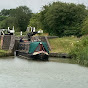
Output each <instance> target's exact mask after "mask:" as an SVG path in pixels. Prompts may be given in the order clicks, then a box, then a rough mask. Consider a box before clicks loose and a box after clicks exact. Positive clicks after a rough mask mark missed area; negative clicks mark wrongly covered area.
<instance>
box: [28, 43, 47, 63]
mask: <svg viewBox="0 0 88 88" xmlns="http://www.w3.org/2000/svg"><path fill="white" fill-rule="evenodd" d="M28 53H29V54H30V56H31V57H32V58H33V59H34V60H43V61H47V60H48V56H49V50H48V47H47V44H46V42H31V43H30V47H29V52H28Z"/></svg>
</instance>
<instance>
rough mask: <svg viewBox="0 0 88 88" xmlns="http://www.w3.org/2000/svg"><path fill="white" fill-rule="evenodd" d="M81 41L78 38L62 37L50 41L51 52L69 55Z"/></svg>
mask: <svg viewBox="0 0 88 88" xmlns="http://www.w3.org/2000/svg"><path fill="white" fill-rule="evenodd" d="M78 40H79V39H78V38H76V37H62V38H56V39H49V43H50V45H51V51H50V52H55V53H69V52H70V50H71V49H72V48H73V47H74V45H75V44H76V42H77V41H78Z"/></svg>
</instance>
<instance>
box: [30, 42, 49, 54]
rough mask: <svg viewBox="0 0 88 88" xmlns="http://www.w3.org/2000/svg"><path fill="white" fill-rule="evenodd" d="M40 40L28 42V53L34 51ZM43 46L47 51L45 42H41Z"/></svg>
mask: <svg viewBox="0 0 88 88" xmlns="http://www.w3.org/2000/svg"><path fill="white" fill-rule="evenodd" d="M39 43H40V42H31V43H30V47H29V53H33V52H34V51H35V49H36V48H37V46H38V45H39ZM42 44H43V46H44V48H45V49H46V51H47V52H48V53H49V50H48V47H47V44H46V42H42Z"/></svg>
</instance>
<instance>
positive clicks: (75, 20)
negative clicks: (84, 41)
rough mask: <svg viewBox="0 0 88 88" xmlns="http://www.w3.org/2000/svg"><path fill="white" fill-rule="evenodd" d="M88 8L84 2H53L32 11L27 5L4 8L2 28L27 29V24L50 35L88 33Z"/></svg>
mask: <svg viewBox="0 0 88 88" xmlns="http://www.w3.org/2000/svg"><path fill="white" fill-rule="evenodd" d="M87 23H88V9H87V8H86V6H85V5H83V4H73V3H63V2H59V1H58V2H53V3H50V4H48V5H45V6H43V7H42V10H41V11H40V12H39V13H32V11H31V10H30V9H29V8H28V7H27V6H19V7H17V8H16V9H9V10H7V9H3V10H1V12H0V28H6V27H8V26H9V27H12V26H13V25H14V26H15V30H16V31H25V30H26V28H27V26H28V25H30V26H33V27H35V28H36V29H43V30H44V32H47V33H49V35H56V36H59V37H63V36H71V35H74V36H78V37H80V36H82V35H85V34H87V33H88V24H87Z"/></svg>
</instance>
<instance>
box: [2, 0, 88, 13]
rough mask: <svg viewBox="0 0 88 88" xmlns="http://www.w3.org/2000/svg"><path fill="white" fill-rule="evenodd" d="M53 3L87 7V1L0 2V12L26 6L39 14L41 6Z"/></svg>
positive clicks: (5, 0) (24, 0)
mask: <svg viewBox="0 0 88 88" xmlns="http://www.w3.org/2000/svg"><path fill="white" fill-rule="evenodd" d="M54 1H62V2H72V3H81V4H84V5H86V6H88V0H0V10H2V9H11V8H16V7H18V6H23V5H26V6H28V7H29V8H30V9H31V10H32V12H39V11H40V10H41V8H42V6H44V5H46V4H48V3H52V2H54Z"/></svg>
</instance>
